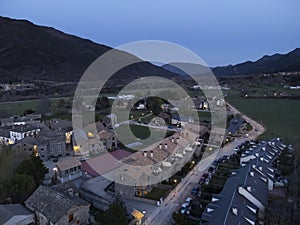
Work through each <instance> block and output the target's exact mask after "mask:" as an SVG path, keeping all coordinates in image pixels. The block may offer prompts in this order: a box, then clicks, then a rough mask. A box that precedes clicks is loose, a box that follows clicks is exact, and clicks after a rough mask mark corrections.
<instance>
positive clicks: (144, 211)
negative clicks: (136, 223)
mask: <svg viewBox="0 0 300 225" xmlns="http://www.w3.org/2000/svg"><path fill="white" fill-rule="evenodd" d="M142 213H143V214H144V223H143V224H144V225H146V210H143V211H142Z"/></svg>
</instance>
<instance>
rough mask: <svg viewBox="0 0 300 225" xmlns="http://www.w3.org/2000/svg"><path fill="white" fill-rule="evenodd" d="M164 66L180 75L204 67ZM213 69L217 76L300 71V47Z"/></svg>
mask: <svg viewBox="0 0 300 225" xmlns="http://www.w3.org/2000/svg"><path fill="white" fill-rule="evenodd" d="M162 67H163V68H164V69H166V70H169V71H171V72H173V73H176V74H178V75H180V76H188V75H187V73H186V72H185V71H188V72H189V74H190V73H192V74H193V73H194V74H196V73H197V71H198V72H199V71H203V68H204V67H203V66H201V65H196V64H185V63H171V64H165V65H162ZM180 68H181V69H180ZM211 70H212V72H213V73H214V75H216V76H217V77H222V76H242V75H255V74H268V73H277V72H292V71H300V48H296V49H295V50H293V51H291V52H289V53H287V54H274V55H271V56H264V57H262V58H261V59H259V60H257V61H254V62H252V61H247V62H244V63H240V64H236V65H228V66H219V67H213V68H211Z"/></svg>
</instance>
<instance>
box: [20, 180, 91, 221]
mask: <svg viewBox="0 0 300 225" xmlns="http://www.w3.org/2000/svg"><path fill="white" fill-rule="evenodd" d="M80 205H89V203H88V202H86V201H84V200H82V199H79V198H71V197H68V196H66V195H64V194H62V193H60V192H57V191H55V190H53V189H51V188H49V187H45V186H42V185H41V186H39V187H38V188H37V189H36V190H35V192H34V193H33V194H32V195H31V196H30V197H29V198H28V199H27V200H26V201H25V206H26V207H27V208H29V209H31V210H34V211H37V212H40V213H42V214H43V215H44V216H46V217H47V219H48V220H50V221H51V222H52V223H56V222H57V221H58V220H60V219H61V218H62V217H63V216H64V214H65V213H66V212H68V211H69V210H70V209H71V208H72V207H73V206H80Z"/></svg>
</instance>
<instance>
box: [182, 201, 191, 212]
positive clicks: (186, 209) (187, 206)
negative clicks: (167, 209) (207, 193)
mask: <svg viewBox="0 0 300 225" xmlns="http://www.w3.org/2000/svg"><path fill="white" fill-rule="evenodd" d="M188 208H189V204H187V203H186V202H185V203H183V204H182V205H181V208H180V213H181V214H185V213H186V212H187V211H188Z"/></svg>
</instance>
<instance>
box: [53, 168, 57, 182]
mask: <svg viewBox="0 0 300 225" xmlns="http://www.w3.org/2000/svg"><path fill="white" fill-rule="evenodd" d="M53 171H54V181H55V182H56V181H57V168H56V167H54V168H53Z"/></svg>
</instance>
